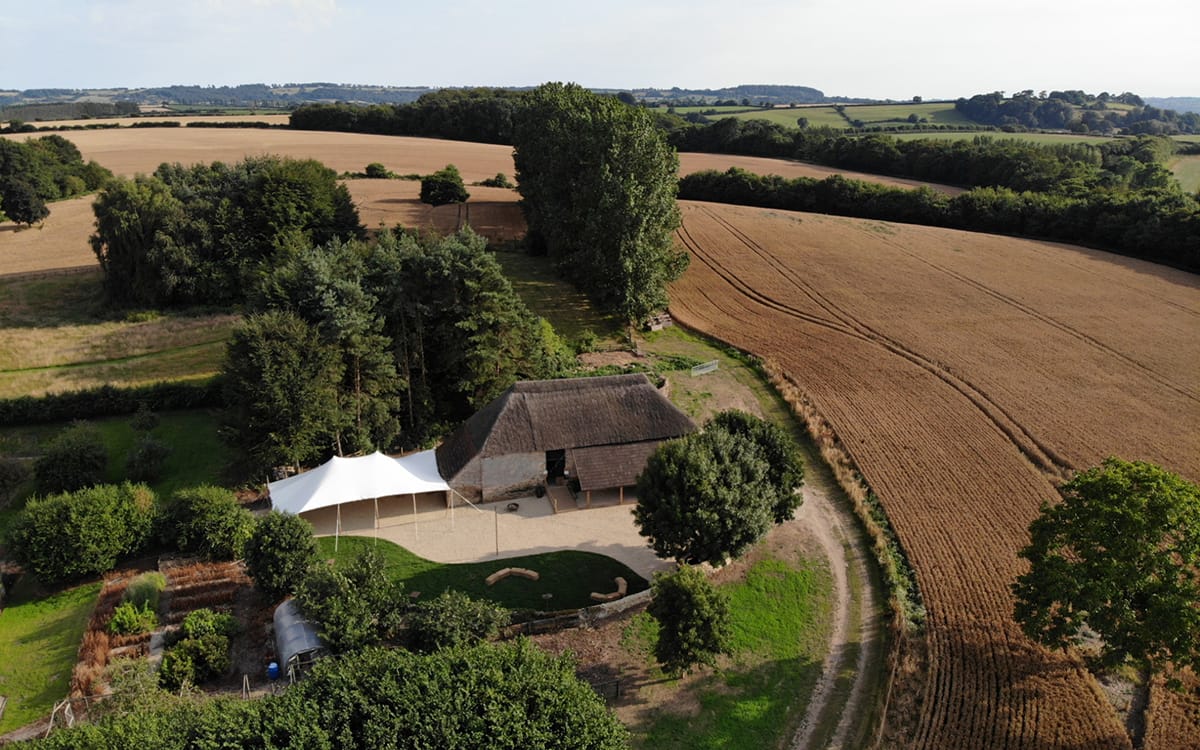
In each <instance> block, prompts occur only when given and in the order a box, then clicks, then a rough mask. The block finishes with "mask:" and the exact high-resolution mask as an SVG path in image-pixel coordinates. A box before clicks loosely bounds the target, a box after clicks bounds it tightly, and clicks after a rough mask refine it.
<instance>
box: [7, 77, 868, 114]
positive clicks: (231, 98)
mask: <svg viewBox="0 0 1200 750" xmlns="http://www.w3.org/2000/svg"><path fill="white" fill-rule="evenodd" d="M523 88H526V89H527V88H533V87H531V86H529V87H512V89H513V90H522V89H523ZM436 90H438V88H437V87H432V86H365V85H351V84H339V83H324V82H316V83H288V84H272V85H267V84H263V83H247V84H242V85H240V86H159V87H155V88H109V89H26V90H24V91H15V90H8V91H3V90H0V116H3V114H4V111H5V110H9V111H10V115H11V116H13V117H18V116H20V117H21V118H22V119H27V120H33V119H54V118H56V117H74V116H102V115H111V114H116V113H117V109H114V107H117V105H120V107H119V109H120V113H122V114H124V113H127V112H128V110H129V109H130V107H131V105H139V106H162V105H166V106H183V107H246V108H262V109H267V108H272V109H291V108H295V107H298V106H300V105H301V104H315V103H335V102H346V103H350V104H407V103H408V102H413V101H416V100H417V99H418V98H420V97H421V95H422V94H427V93H429V92H430V91H436ZM594 90H595V91H597V92H598V93H619V92H629V93H631V94H632V95H633V96H635V97H636V98H638V99H642V100H648V101H655V102H663V103H668V104H683V103H695V104H712V103H715V102H718V101H732V102H733V103H735V104H742V103H743V102H751V103H753V104H754V105H755V106H758V105H762V104H817V103H822V102H844V103H851V102H856V101H866V100H858V99H847V98H844V97H833V98H830V97H826V96H825V94H824V93H823V92H821V91H819V90H818V89H814V88H810V87H808V86H768V85H743V86H731V87H728V88H721V89H681V88H678V87H675V88H669V89H657V88H634V89H594ZM64 104H73V105H89V106H86V107H85V106H79V107H77V109H78V114H71V112H72V111H73V110H71V109H69V108H65V107H61V106H57V105H64ZM47 105H56V107H55V108H52V109H34V110H26V111H24V112H17V111H13V108H14V107H30V106H36V107H45V106H47ZM56 111H57V112H62V113H64V114H52V113H53V112H56Z"/></svg>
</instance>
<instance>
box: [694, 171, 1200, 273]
mask: <svg viewBox="0 0 1200 750" xmlns="http://www.w3.org/2000/svg"><path fill="white" fill-rule="evenodd" d="M679 197H680V198H683V199H686V200H700V201H714V202H720V203H737V204H740V205H747V206H759V207H763V208H778V209H784V210H788V211H815V212H819V213H829V214H837V215H841V216H855V217H860V218H870V219H883V220H885V221H899V222H906V223H912V224H927V225H930V226H939V227H951V228H955V229H966V230H970V231H979V232H992V233H997V234H1015V235H1022V236H1030V237H1041V238H1045V239H1053V240H1060V241H1064V242H1072V243H1080V244H1085V245H1090V246H1094V247H1099V248H1103V249H1106V250H1111V251H1113V252H1117V253H1121V254H1124V255H1129V256H1132V257H1137V258H1144V259H1147V260H1152V261H1155V262H1159V263H1165V264H1168V265H1173V266H1176V267H1179V268H1183V269H1187V270H1193V271H1195V270H1200V204H1198V203H1197V201H1196V199H1194V198H1192V197H1190V196H1188V195H1185V194H1184V193H1182V192H1180V191H1179V190H1171V189H1161V188H1160V189H1149V190H1139V191H1129V192H1124V193H1111V192H1096V193H1093V194H1089V195H1085V196H1083V197H1073V196H1070V195H1062V194H1057V193H1046V192H1033V191H1025V192H1017V191H1015V190H1011V189H1008V188H975V189H973V190H970V191H968V192H966V193H962V194H961V195H957V196H954V197H950V196H947V195H945V194H942V193H938V192H936V191H934V190H931V189H929V188H926V187H922V188H918V189H915V190H906V189H903V188H894V187H888V186H885V185H879V184H877V183H870V182H864V181H861V180H850V179H846V178H845V177H842V176H840V175H833V176H831V177H828V178H825V179H823V180H815V179H812V178H808V177H798V178H795V179H787V178H784V177H780V176H778V175H766V176H763V175H756V174H753V173H750V172H747V171H745V170H742V169H737V168H732V169H730V170H729V171H727V172H716V171H711V170H710V171H705V172H697V173H695V174H691V175H688V176H687V177H684V178H683V179H682V180H680V186H679Z"/></svg>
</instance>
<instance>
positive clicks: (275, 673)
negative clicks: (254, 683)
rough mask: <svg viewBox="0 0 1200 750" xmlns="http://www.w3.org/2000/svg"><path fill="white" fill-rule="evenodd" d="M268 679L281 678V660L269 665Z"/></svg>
mask: <svg viewBox="0 0 1200 750" xmlns="http://www.w3.org/2000/svg"><path fill="white" fill-rule="evenodd" d="M267 679H268V680H278V679H279V662H275V661H273V662H271V663H270V664H268V665H267Z"/></svg>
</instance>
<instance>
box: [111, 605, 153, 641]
mask: <svg viewBox="0 0 1200 750" xmlns="http://www.w3.org/2000/svg"><path fill="white" fill-rule="evenodd" d="M156 627H158V615H157V614H155V612H154V610H153V609H151V608H150V607H149V606H146V605H143V606H141V607H139V606H137V605H136V604H134V603H133V602H121V603H120V604H118V605H117V608H116V609H115V610H113V616H112V619H111V620H109V621H108V632H110V633H113V634H114V635H132V634H134V633H148V632H150V631H151V630H154V629H155V628H156Z"/></svg>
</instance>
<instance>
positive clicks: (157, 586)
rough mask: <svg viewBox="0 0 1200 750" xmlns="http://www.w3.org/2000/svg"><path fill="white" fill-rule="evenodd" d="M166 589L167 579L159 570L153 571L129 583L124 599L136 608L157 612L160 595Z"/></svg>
mask: <svg viewBox="0 0 1200 750" xmlns="http://www.w3.org/2000/svg"><path fill="white" fill-rule="evenodd" d="M166 587H167V579H166V577H164V576H163V574H162V573H159V572H158V571H157V570H151V571H149V572H146V573H142V574H141V575H140V576H138V577H137V578H134V579H133V580H132V581H130V582H129V586H128V587H127V588H126V589H125V597H124V598H125V601H127V602H130V603H132V604H133V605H134V606H135V607H139V608H144V607H149V608H150V609H152V610H157V609H158V599H159V595H160V594H161V593H162V591H163V589H165V588H166Z"/></svg>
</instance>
